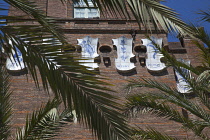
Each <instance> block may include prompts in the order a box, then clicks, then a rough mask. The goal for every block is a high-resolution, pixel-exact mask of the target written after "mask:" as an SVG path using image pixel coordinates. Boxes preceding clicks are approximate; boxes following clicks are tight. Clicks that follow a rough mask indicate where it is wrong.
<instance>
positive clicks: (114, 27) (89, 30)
mask: <svg viewBox="0 0 210 140" xmlns="http://www.w3.org/2000/svg"><path fill="white" fill-rule="evenodd" d="M36 2H37V3H38V4H39V5H40V7H42V9H43V10H45V11H46V13H47V15H48V16H53V17H58V18H60V20H58V21H57V23H58V24H60V25H61V26H62V27H63V31H64V33H65V35H66V38H67V40H68V41H69V43H71V44H77V39H79V38H84V37H85V36H90V37H93V38H99V46H98V47H99V48H100V47H101V46H104V45H107V46H110V47H111V49H112V51H111V52H110V53H108V54H103V53H102V52H100V51H99V50H98V53H99V54H100V59H101V63H100V64H99V72H100V74H101V75H103V76H106V77H108V78H110V79H109V80H108V81H107V82H109V83H111V84H113V85H114V86H112V87H110V88H112V89H114V90H116V91H117V92H115V93H111V94H114V95H116V96H118V97H120V99H122V101H124V99H125V98H124V97H125V96H126V95H127V92H126V91H125V90H124V86H125V85H126V84H127V80H131V79H141V78H152V79H155V80H157V81H161V82H164V83H167V84H169V85H170V86H173V87H175V86H176V83H175V76H174V71H173V69H172V68H171V67H170V68H167V69H166V70H164V71H162V72H159V73H154V72H149V71H148V70H147V68H146V67H145V66H141V65H140V62H139V58H138V56H135V59H136V62H135V66H136V68H135V70H134V71H130V72H124V73H123V72H119V71H117V70H116V67H115V62H114V61H115V58H117V53H116V50H114V49H113V44H112V39H115V38H118V37H121V36H125V37H127V38H131V35H130V31H131V29H135V30H137V35H136V40H135V42H134V45H133V47H135V46H138V45H140V44H142V43H141V39H144V38H145V34H146V31H145V30H144V28H143V26H142V27H141V30H139V26H138V24H137V23H136V22H134V21H133V20H128V21H126V20H122V19H119V18H118V19H116V18H115V17H112V16H110V15H109V13H108V12H107V14H105V15H104V16H101V18H100V19H73V18H72V16H73V6H72V4H73V3H72V2H71V1H70V3H69V2H68V3H67V4H65V5H63V4H62V3H61V2H59V0H39V1H36ZM9 15H15V16H17V15H22V13H21V12H19V11H17V10H15V9H14V8H13V7H11V8H10V11H9ZM31 24H33V23H31ZM153 36H156V37H159V38H163V42H164V45H168V44H169V43H168V42H167V35H166V34H165V33H161V32H159V33H157V32H154V34H153ZM185 43H186V45H185V48H184V49H185V52H184V53H179V52H178V53H174V55H175V57H176V58H189V59H192V61H191V63H193V64H195V63H197V59H195V58H196V56H197V54H196V52H197V51H196V49H195V46H193V45H192V44H191V42H190V40H185ZM169 48H170V44H169ZM134 54H135V53H134ZM78 55H80V54H79V53H78ZM103 57H110V60H111V65H110V66H108V67H106V66H105V65H104V63H103ZM12 89H13V90H14V94H13V101H14V103H15V104H14V109H13V110H14V117H13V121H12V122H13V124H14V125H13V128H16V127H17V126H21V127H22V126H23V125H24V121H25V117H26V114H27V113H31V111H32V110H34V109H35V108H37V107H38V106H39V105H40V104H41V103H44V102H46V101H47V99H48V98H49V97H48V95H47V94H46V93H45V92H44V91H43V89H42V88H41V89H40V90H38V89H36V88H35V85H34V82H33V80H32V79H31V78H30V77H29V79H28V82H27V78H26V77H25V75H20V76H13V81H12ZM132 92H156V91H155V90H152V89H148V88H142V89H140V90H139V89H133V90H132ZM130 122H131V124H132V125H139V126H141V127H145V126H147V125H148V126H152V127H156V128H157V129H158V130H161V132H165V133H167V134H169V135H171V136H174V135H176V136H178V137H179V138H180V139H183V138H186V137H187V135H188V134H187V133H185V132H184V131H183V130H182V129H181V128H180V125H179V124H176V123H174V122H172V121H169V120H167V119H160V118H157V117H154V116H151V115H140V116H139V117H137V118H134V119H132V120H130ZM13 130H14V129H13ZM13 132H14V131H13ZM56 139H66V140H67V139H69V140H75V139H80V140H82V139H92V136H91V133H90V132H89V131H88V130H86V129H84V128H82V127H81V126H80V125H79V124H73V123H69V124H67V126H66V127H65V128H62V132H60V135H59V136H58V137H57V138H56Z"/></svg>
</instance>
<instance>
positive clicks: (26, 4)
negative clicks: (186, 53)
mask: <svg viewBox="0 0 210 140" xmlns="http://www.w3.org/2000/svg"><path fill="white" fill-rule="evenodd" d="M4 1H5V2H7V3H8V4H10V5H11V6H14V7H15V8H18V9H20V10H21V11H23V12H24V13H26V14H27V15H29V16H30V17H32V19H33V20H34V21H36V22H37V23H39V24H37V25H17V24H15V23H16V22H18V21H16V19H17V18H18V17H10V16H1V19H6V21H4V22H1V23H2V24H7V25H8V26H1V27H0V30H1V32H2V34H0V40H1V41H0V46H2V47H3V48H4V50H6V53H7V55H9V54H10V53H11V51H12V50H14V51H16V49H14V46H15V47H17V48H18V49H19V50H20V51H21V52H22V55H23V59H24V63H25V65H27V69H28V71H29V72H30V74H31V75H32V77H33V79H34V81H35V82H36V85H37V87H39V81H38V78H37V71H39V72H40V75H41V78H42V84H43V87H44V89H45V90H46V91H49V87H50V88H51V89H52V91H53V93H54V96H55V99H54V100H52V101H49V102H48V103H47V104H46V107H42V108H41V109H40V110H39V111H35V112H34V113H33V114H32V116H31V119H29V118H28V119H27V120H26V126H25V128H24V130H22V131H18V135H17V139H30V138H39V139H42V138H44V136H45V135H42V133H44V132H45V131H44V129H45V128H47V129H49V127H41V126H43V125H44V124H45V125H48V124H49V125H50V126H52V127H54V126H57V124H58V123H59V120H60V119H56V121H55V119H54V117H49V115H48V114H49V112H51V110H52V109H53V108H56V107H57V106H58V105H59V104H60V102H62V103H64V105H65V107H66V109H67V110H70V112H71V111H72V110H73V109H74V110H75V111H76V114H77V116H78V118H80V120H82V121H83V122H85V124H87V125H88V126H89V128H91V129H93V131H94V134H95V135H96V136H97V137H98V139H118V138H120V139H128V138H129V137H130V136H129V127H128V126H127V124H126V120H125V118H124V116H123V115H122V114H121V113H120V112H121V111H122V110H121V107H120V105H119V104H118V103H116V102H115V100H116V97H114V96H112V95H109V94H107V93H106V91H109V89H106V88H103V87H102V85H104V84H106V83H104V82H102V81H101V78H96V77H92V76H91V75H89V74H90V73H92V72H90V71H88V70H86V68H85V67H84V66H81V65H79V63H78V62H77V61H75V60H74V55H73V54H71V55H70V54H68V55H67V54H66V53H65V52H62V51H60V50H63V49H65V48H66V47H68V48H71V47H72V46H71V44H69V43H68V42H67V41H66V39H65V37H64V35H63V34H62V33H61V32H60V30H59V26H57V25H55V24H53V19H52V18H49V17H46V16H44V15H43V14H42V11H41V10H39V9H38V8H37V7H36V5H35V4H34V3H32V2H30V1H25V0H4ZM61 1H62V2H66V0H61ZM77 1H78V0H74V2H77ZM84 1H85V2H86V3H87V0H84ZM93 3H94V4H97V5H98V7H99V8H100V9H101V10H102V11H103V9H104V8H105V9H107V10H111V11H112V12H113V13H114V14H117V13H120V14H121V15H123V16H126V17H128V18H129V14H130V13H127V8H130V9H131V11H132V13H131V14H133V15H134V17H135V18H136V20H137V22H138V23H139V25H140V24H141V23H142V24H143V25H144V26H145V27H146V29H147V30H148V31H150V30H151V27H155V28H156V29H157V30H158V29H159V30H162V29H163V30H165V31H166V32H169V31H175V32H179V33H181V34H184V33H186V32H191V28H189V27H188V25H187V24H185V23H184V22H183V21H181V20H180V19H179V18H178V17H177V14H176V13H175V12H174V11H173V10H172V9H170V8H168V7H166V6H164V5H162V4H160V3H159V2H158V0H157V1H156V0H127V1H126V2H124V1H122V0H101V1H99V0H93ZM126 5H128V7H126ZM0 10H3V9H0ZM24 21H27V19H25V20H24ZM150 21H151V22H150ZM150 23H151V24H150ZM17 34H18V36H17ZM44 39H47V40H48V41H46V42H45V41H44V42H43V40H44ZM11 42H12V44H13V46H12V45H11ZM15 53H17V52H15ZM2 70H3V69H2ZM2 74H3V76H6V73H5V71H3V72H2ZM4 80H6V79H4ZM4 80H3V79H2V81H1V82H4ZM6 88H7V86H6ZM6 92H8V91H6ZM2 95H4V96H5V95H6V97H7V98H8V97H9V95H10V94H9V93H4V94H2ZM1 101H7V100H1ZM6 103H8V105H10V101H9V100H8V101H7V102H6ZM0 105H3V103H0ZM1 109H2V108H1ZM3 109H4V108H3ZM6 109H7V110H8V112H9V113H8V114H7V115H8V116H7V119H3V120H1V121H2V122H3V124H4V125H5V126H7V127H4V128H6V129H5V133H4V134H5V135H4V136H3V139H6V138H7V136H8V135H9V131H8V130H9V125H8V122H9V116H10V114H11V113H10V106H7V108H6ZM2 115H3V116H4V115H5V114H2ZM50 116H54V115H50ZM2 118H3V117H0V119H2ZM47 118H48V119H47ZM58 118H60V117H58ZM45 120H48V121H49V122H51V123H43V121H45ZM37 128H39V130H40V131H37V130H36V131H35V129H37ZM34 132H39V133H37V134H35V133H34Z"/></svg>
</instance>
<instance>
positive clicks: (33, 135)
mask: <svg viewBox="0 0 210 140" xmlns="http://www.w3.org/2000/svg"><path fill="white" fill-rule="evenodd" d="M59 104H60V102H59V101H57V100H56V99H54V100H52V101H48V103H47V104H46V105H45V106H44V107H43V106H42V107H41V108H40V109H39V110H38V111H35V112H33V113H32V115H31V117H30V118H29V116H27V119H26V125H25V127H24V128H23V129H22V130H21V129H19V130H18V132H17V137H16V139H17V140H28V139H51V138H52V137H54V136H55V135H56V134H55V132H56V131H57V130H58V127H59V121H60V120H59V116H58V113H57V110H56V108H57V107H58V105H59Z"/></svg>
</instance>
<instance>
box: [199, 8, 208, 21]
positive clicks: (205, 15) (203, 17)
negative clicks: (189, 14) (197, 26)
mask: <svg viewBox="0 0 210 140" xmlns="http://www.w3.org/2000/svg"><path fill="white" fill-rule="evenodd" d="M198 14H200V15H201V20H202V21H207V22H210V9H208V10H206V11H203V10H200V11H199V12H198Z"/></svg>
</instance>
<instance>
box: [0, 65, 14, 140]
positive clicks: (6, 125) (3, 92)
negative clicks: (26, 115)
mask: <svg viewBox="0 0 210 140" xmlns="http://www.w3.org/2000/svg"><path fill="white" fill-rule="evenodd" d="M11 93H12V92H11V91H10V76H9V75H8V73H7V71H6V68H5V67H4V66H2V65H0V132H1V134H0V139H2V140H4V139H7V138H8V137H9V135H10V119H11V114H12V104H11V99H10V96H11Z"/></svg>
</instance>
